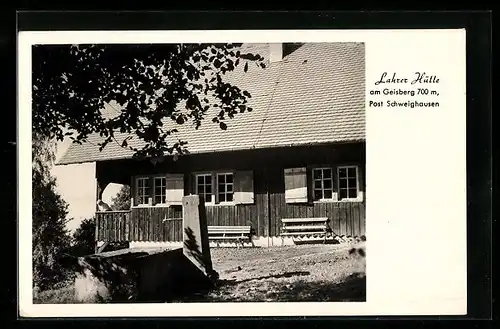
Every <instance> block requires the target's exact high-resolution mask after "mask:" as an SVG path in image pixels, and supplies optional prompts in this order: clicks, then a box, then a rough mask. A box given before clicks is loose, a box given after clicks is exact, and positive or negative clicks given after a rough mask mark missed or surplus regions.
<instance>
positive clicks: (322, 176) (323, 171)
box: [313, 168, 333, 200]
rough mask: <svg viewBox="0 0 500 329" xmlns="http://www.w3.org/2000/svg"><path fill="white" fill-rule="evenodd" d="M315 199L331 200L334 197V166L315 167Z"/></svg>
mask: <svg viewBox="0 0 500 329" xmlns="http://www.w3.org/2000/svg"><path fill="white" fill-rule="evenodd" d="M313 190H314V200H331V199H332V198H333V175H332V168H316V169H313Z"/></svg>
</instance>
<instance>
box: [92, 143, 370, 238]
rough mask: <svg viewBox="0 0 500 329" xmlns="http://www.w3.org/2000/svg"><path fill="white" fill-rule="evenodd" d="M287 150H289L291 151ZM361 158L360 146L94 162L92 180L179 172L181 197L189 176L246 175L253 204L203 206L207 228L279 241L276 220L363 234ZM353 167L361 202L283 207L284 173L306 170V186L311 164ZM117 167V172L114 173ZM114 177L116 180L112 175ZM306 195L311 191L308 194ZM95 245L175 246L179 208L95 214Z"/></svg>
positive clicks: (188, 189) (190, 189) (189, 190)
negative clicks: (247, 229) (315, 222)
mask: <svg viewBox="0 0 500 329" xmlns="http://www.w3.org/2000/svg"><path fill="white" fill-rule="evenodd" d="M291 150H293V151H291ZM364 156H365V153H364V144H359V145H358V144H355V145H340V146H321V147H320V146H318V147H309V148H294V149H290V148H289V149H275V150H253V151H246V152H224V153H218V154H201V155H191V156H187V157H185V158H183V157H181V158H180V159H179V160H178V161H177V162H172V161H170V160H165V161H164V162H162V163H161V164H160V165H156V166H153V165H152V164H151V163H149V162H147V161H137V160H114V161H107V162H98V163H97V165H96V177H97V179H98V181H99V180H100V181H105V182H115V183H120V184H127V185H128V184H130V182H131V177H134V176H135V175H140V174H156V173H162V172H163V173H167V172H168V173H183V174H184V194H185V195H189V194H194V193H195V186H194V184H195V179H194V178H193V176H192V173H195V172H203V171H217V170H221V171H222V170H252V171H253V178H254V187H253V190H254V200H255V201H254V203H253V204H238V205H207V206H206V214H207V224H208V225H214V226H217V225H224V226H240V225H250V226H251V227H252V229H253V233H254V234H255V235H257V236H279V234H280V230H281V225H282V223H281V218H304V217H328V218H329V219H330V223H329V224H330V227H331V228H332V229H333V231H334V233H335V234H339V235H351V236H361V235H364V234H365V211H366V199H365V197H366V196H365V193H364V192H365V177H364V174H365V165H364V163H365V158H364ZM350 163H355V164H358V165H359V169H360V170H359V174H360V183H359V184H360V190H361V191H362V192H363V195H364V199H363V201H362V202H344V201H341V202H313V201H312V200H309V201H307V202H302V203H286V202H285V177H284V168H296V167H306V168H307V176H308V181H310V179H311V168H312V166H314V165H321V166H323V165H332V166H337V165H344V164H350ZM116 168H120V170H116ZM117 172H120V176H117V174H116V173H117ZM108 173H111V175H113V176H108ZM308 192H309V193H308V194H309V195H311V194H312V191H308ZM96 219H97V222H96V225H97V237H96V238H97V240H100V241H158V242H159V241H181V240H182V207H181V206H170V207H167V206H153V207H133V208H132V209H131V210H130V211H128V212H127V211H121V212H98V213H96Z"/></svg>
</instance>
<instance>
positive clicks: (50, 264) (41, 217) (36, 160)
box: [32, 134, 70, 290]
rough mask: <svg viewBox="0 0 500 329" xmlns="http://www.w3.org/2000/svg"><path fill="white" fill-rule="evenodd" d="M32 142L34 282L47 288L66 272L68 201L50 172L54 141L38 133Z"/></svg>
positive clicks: (68, 237)
mask: <svg viewBox="0 0 500 329" xmlns="http://www.w3.org/2000/svg"><path fill="white" fill-rule="evenodd" d="M32 145H33V146H32V147H33V150H32V156H33V165H32V188H33V206H32V215H33V225H32V234H33V283H34V285H35V286H37V287H38V288H39V289H41V290H44V289H46V288H48V287H50V286H51V285H53V284H55V283H57V282H60V281H61V280H63V279H64V278H65V275H66V274H65V270H64V268H63V267H62V265H61V258H62V257H63V253H64V252H65V251H66V250H67V249H68V247H69V245H70V235H69V233H68V231H67V230H66V222H67V220H66V216H67V214H68V205H67V203H66V202H65V201H64V200H63V199H62V197H61V196H60V195H59V194H58V193H57V191H56V180H55V178H54V177H52V176H51V174H50V167H51V163H52V161H53V159H54V147H53V144H52V143H51V142H48V141H47V140H46V139H44V138H43V137H42V136H40V135H37V134H35V135H34V138H33V143H32Z"/></svg>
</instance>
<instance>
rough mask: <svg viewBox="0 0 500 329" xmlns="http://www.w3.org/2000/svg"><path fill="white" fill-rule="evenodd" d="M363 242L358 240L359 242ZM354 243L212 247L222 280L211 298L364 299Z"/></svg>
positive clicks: (362, 261)
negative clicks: (352, 250)
mask: <svg viewBox="0 0 500 329" xmlns="http://www.w3.org/2000/svg"><path fill="white" fill-rule="evenodd" d="M361 246H363V245H359V244H358V245H355V247H361ZM353 247H354V245H302V246H289V247H271V248H242V249H234V248H214V249H212V250H211V254H212V261H213V265H214V268H215V270H216V271H218V272H219V274H220V279H221V284H220V285H219V287H218V288H216V289H215V290H214V291H212V292H210V293H209V294H208V296H207V298H208V300H211V301H349V300H353V301H362V300H365V298H366V296H365V294H366V287H365V286H366V280H365V258H364V257H362V256H360V255H359V254H358V253H354V254H350V253H349V250H350V249H351V248H353Z"/></svg>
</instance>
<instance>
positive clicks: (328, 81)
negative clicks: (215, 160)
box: [58, 43, 365, 165]
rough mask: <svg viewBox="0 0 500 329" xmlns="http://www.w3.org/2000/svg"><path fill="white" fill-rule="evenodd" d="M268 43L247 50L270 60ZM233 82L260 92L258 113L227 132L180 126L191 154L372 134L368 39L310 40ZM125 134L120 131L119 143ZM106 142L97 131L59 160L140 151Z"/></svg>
mask: <svg viewBox="0 0 500 329" xmlns="http://www.w3.org/2000/svg"><path fill="white" fill-rule="evenodd" d="M266 47H267V46H266V45H265V44H256V45H252V47H247V48H246V49H247V50H250V51H256V52H259V53H260V54H261V55H263V56H264V57H266V56H267V48H266ZM226 79H227V80H228V82H231V83H233V84H235V85H236V86H238V87H239V88H241V89H243V90H244V89H246V90H248V91H249V92H250V93H251V94H252V98H251V99H249V106H251V107H252V108H253V111H252V112H246V113H244V114H238V115H236V117H235V118H234V119H231V120H228V121H226V123H227V125H228V129H227V130H225V131H223V130H221V129H220V128H219V126H218V125H217V124H213V123H212V122H211V121H210V120H209V119H208V120H205V122H204V123H203V124H202V126H201V127H200V129H198V130H195V129H194V128H193V127H192V126H190V125H189V124H184V125H181V126H176V128H177V129H178V130H179V132H178V133H177V134H176V136H174V137H175V138H179V139H182V140H186V141H187V142H188V144H187V146H188V150H189V151H190V152H191V153H203V152H214V151H227V150H241V149H250V148H265V147H276V146H289V145H310V144H314V143H328V142H332V143H333V142H346V141H362V140H364V139H365V49H364V44H362V43H311V44H304V45H302V46H301V47H300V48H298V49H297V50H296V51H295V52H293V53H291V54H290V55H288V56H287V57H285V58H284V59H283V60H282V61H280V62H276V63H271V64H269V66H268V67H267V68H266V69H257V68H252V66H251V65H250V68H249V70H248V72H247V73H243V71H242V70H237V71H234V72H231V74H228V75H227V78H226ZM119 112H120V110H119V107H118V106H116V105H113V104H111V105H107V106H106V107H105V108H104V109H103V114H104V115H106V116H110V117H112V116H115V115H116V114H118V113H119ZM208 118H211V117H210V116H208ZM169 121H170V120H169ZM167 124H170V125H175V124H174V123H172V122H169V123H167ZM125 137H126V135H124V134H120V133H118V134H117V135H116V138H117V140H118V141H121V140H123V138H125ZM100 141H101V137H100V136H99V135H97V134H94V135H91V136H89V138H88V142H87V143H84V144H82V145H78V144H72V145H71V146H70V147H69V148H68V150H67V152H66V153H65V154H64V156H63V157H62V158H61V159H60V161H59V163H58V164H60V165H62V164H72V163H82V162H94V161H101V160H109V159H120V158H130V157H131V156H132V154H133V152H132V151H130V150H128V149H125V148H122V147H121V146H120V145H119V144H118V143H110V144H108V145H107V146H106V147H105V148H104V150H103V151H102V152H99V149H98V146H97V143H99V142H100ZM129 145H130V146H135V147H137V148H140V147H141V146H142V145H141V143H140V142H139V141H138V140H137V139H132V140H130V141H129Z"/></svg>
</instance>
